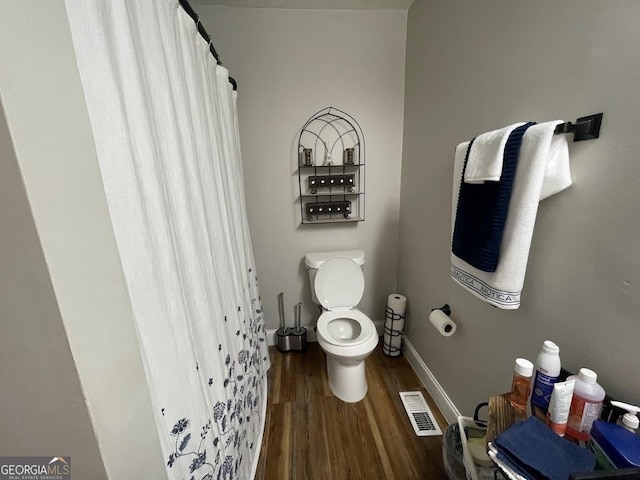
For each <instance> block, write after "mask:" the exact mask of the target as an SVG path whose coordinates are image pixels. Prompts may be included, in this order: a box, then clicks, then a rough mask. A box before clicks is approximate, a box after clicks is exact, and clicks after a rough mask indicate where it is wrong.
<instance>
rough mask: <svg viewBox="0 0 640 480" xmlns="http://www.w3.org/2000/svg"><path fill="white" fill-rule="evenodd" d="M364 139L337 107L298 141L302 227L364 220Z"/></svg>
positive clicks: (305, 129) (319, 117)
mask: <svg viewBox="0 0 640 480" xmlns="http://www.w3.org/2000/svg"><path fill="white" fill-rule="evenodd" d="M364 164H365V148H364V134H363V132H362V129H361V128H360V125H359V124H358V122H357V121H356V120H355V119H354V118H353V117H352V116H351V115H349V114H348V113H345V112H343V111H342V110H339V109H337V108H335V107H328V108H325V109H322V110H320V111H319V112H317V113H315V114H314V115H312V116H311V118H309V120H307V122H306V123H305V124H304V126H303V127H302V129H301V131H300V136H299V138H298V183H299V187H300V214H301V216H302V223H311V224H319V223H342V222H362V221H364Z"/></svg>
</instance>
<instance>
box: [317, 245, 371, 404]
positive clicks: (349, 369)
mask: <svg viewBox="0 0 640 480" xmlns="http://www.w3.org/2000/svg"><path fill="white" fill-rule="evenodd" d="M358 262H360V264H362V263H364V253H363V252H362V251H360V250H355V251H350V252H327V253H324V254H317V253H316V254H309V255H307V257H306V264H307V267H308V268H309V270H310V271H309V278H310V279H311V284H312V291H313V297H314V301H315V300H317V301H318V303H319V304H320V305H321V306H322V308H323V312H322V314H321V315H320V317H319V318H318V323H317V328H316V333H317V338H318V343H319V344H320V347H321V348H322V349H323V350H324V352H325V353H326V355H327V375H328V379H329V387H330V388H331V391H332V392H333V394H334V395H335V396H336V397H338V398H339V399H340V400H342V401H344V402H348V403H355V402H359V401H360V400H362V399H363V398H364V396H365V395H366V394H367V389H368V386H367V378H366V375H365V363H364V362H365V359H366V358H367V357H368V356H369V355H370V354H371V352H372V351H373V349H374V348H375V347H376V345H377V344H378V333H377V331H376V328H375V325H374V324H373V322H372V321H371V319H370V318H369V317H368V316H367V315H365V314H364V313H363V312H361V311H360V310H358V309H357V308H355V306H356V305H357V304H358V302H359V301H360V299H361V298H362V294H363V292H364V276H363V274H362V270H361V268H360V265H359V264H358Z"/></svg>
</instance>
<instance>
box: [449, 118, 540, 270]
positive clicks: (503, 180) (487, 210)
mask: <svg viewBox="0 0 640 480" xmlns="http://www.w3.org/2000/svg"><path fill="white" fill-rule="evenodd" d="M532 125H534V123H533V122H529V123H526V124H524V125H522V126H520V127H518V128H516V129H515V130H513V131H512V132H511V134H510V135H509V139H508V140H507V143H506V146H505V149H504V161H503V164H502V175H501V176H500V181H498V182H485V183H482V184H469V183H465V182H464V181H462V182H461V183H460V193H459V195H458V207H457V209H456V219H455V226H454V231H453V242H452V245H451V251H452V252H453V253H454V254H455V255H456V256H457V257H458V258H460V259H462V260H464V261H465V262H467V263H468V264H469V265H471V266H473V267H475V268H477V269H479V270H482V271H484V272H495V271H496V268H497V266H498V257H499V255H500V245H501V243H502V234H503V233H504V226H505V222H506V220H507V212H508V210H509V200H510V199H511V191H512V189H513V179H514V178H515V175H516V167H517V166H518V157H519V155H520V146H521V144H522V137H523V135H524V132H526V130H527V129H528V128H529V127H531V126H532ZM472 145H473V140H472V141H471V142H470V143H469V148H468V149H467V155H466V158H465V165H464V168H463V169H462V177H463V178H464V174H465V170H466V167H467V165H466V164H467V161H468V159H469V152H470V151H471V146H472Z"/></svg>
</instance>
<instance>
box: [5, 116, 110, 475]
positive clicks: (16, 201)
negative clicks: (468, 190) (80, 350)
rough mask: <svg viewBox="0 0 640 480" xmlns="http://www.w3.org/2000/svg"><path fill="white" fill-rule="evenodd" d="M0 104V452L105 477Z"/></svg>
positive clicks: (76, 471) (82, 473) (74, 471)
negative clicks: (55, 461)
mask: <svg viewBox="0 0 640 480" xmlns="http://www.w3.org/2000/svg"><path fill="white" fill-rule="evenodd" d="M1 107H2V106H1V105H0V225H2V228H0V246H1V247H0V365H3V367H2V369H1V370H0V383H1V384H2V386H3V387H2V394H0V412H2V414H1V415H0V432H3V434H2V435H0V455H3V456H6V455H26V456H29V455H51V456H59V455H65V456H66V455H70V456H71V457H72V458H73V461H72V468H73V474H74V476H77V478H95V479H96V480H99V479H104V478H107V476H106V473H105V470H104V465H103V463H102V458H100V452H99V450H98V443H97V441H96V438H95V436H94V433H93V427H92V425H91V420H90V418H89V413H88V411H87V406H86V404H85V400H84V396H83V394H82V389H81V387H80V382H79V380H78V374H77V372H76V367H75V365H74V363H73V358H72V356H71V351H70V349H69V343H68V341H67V336H66V334H65V331H64V325H63V323H62V318H61V317H60V312H59V311H58V305H57V304H56V299H55V295H54V292H53V287H52V285H51V281H50V279H49V272H48V270H47V265H46V263H45V259H44V255H43V253H42V249H41V247H40V242H39V241H38V234H37V232H36V228H35V225H34V223H33V217H32V216H31V210H30V208H29V200H28V199H27V193H26V191H25V189H24V184H23V183H22V177H21V175H20V170H19V168H18V163H17V160H16V156H15V152H14V151H13V145H12V142H11V137H10V135H9V129H8V126H7V123H6V118H5V115H4V110H3V109H2V108H1Z"/></svg>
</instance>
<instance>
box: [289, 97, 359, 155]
mask: <svg viewBox="0 0 640 480" xmlns="http://www.w3.org/2000/svg"><path fill="white" fill-rule="evenodd" d="M340 122H343V123H345V124H347V125H348V126H349V128H344V126H342V125H340ZM315 124H318V127H317V129H312V128H311V127H312V125H315ZM338 126H341V127H342V128H338ZM326 128H331V129H333V130H334V132H335V134H336V135H337V138H336V139H335V140H334V141H333V143H332V144H331V145H330V146H329V145H328V144H327V142H325V140H323V139H322V136H321V135H322V133H323V132H324V130H325V129H326ZM315 130H317V131H315ZM305 133H308V134H309V135H311V136H312V137H315V141H314V144H313V147H312V148H313V150H314V151H317V148H318V142H320V143H321V144H322V146H323V147H324V149H325V151H326V153H328V154H332V153H333V150H334V148H335V147H336V145H337V144H338V142H340V145H341V146H342V150H344V149H345V148H346V146H345V142H344V138H345V136H346V135H348V134H351V133H353V134H354V136H355V137H356V141H355V142H353V144H349V147H358V150H359V155H360V159H359V162H358V163H364V158H365V151H364V133H363V131H362V128H360V124H359V123H358V121H357V120H356V119H355V118H353V117H352V116H351V115H349V114H348V113H346V112H344V111H342V110H340V109H338V108H335V107H327V108H323V109H322V110H320V111H318V112H316V113H314V114H313V115H312V116H311V117H310V118H309V120H307V121H306V122H305V124H304V125H303V126H302V129H301V130H300V135H299V136H298V151H301V150H302V149H303V148H305V145H303V144H302V137H303V135H304V134H305ZM310 147H311V146H310V145H309V146H307V147H306V148H310Z"/></svg>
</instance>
